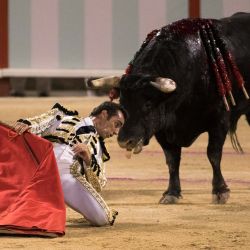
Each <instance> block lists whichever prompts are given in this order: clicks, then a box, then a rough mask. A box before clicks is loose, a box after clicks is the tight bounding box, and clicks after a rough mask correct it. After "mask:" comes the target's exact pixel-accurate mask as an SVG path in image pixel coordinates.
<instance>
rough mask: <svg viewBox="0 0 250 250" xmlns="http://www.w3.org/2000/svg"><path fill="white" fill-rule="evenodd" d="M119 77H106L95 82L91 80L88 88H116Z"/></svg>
mask: <svg viewBox="0 0 250 250" xmlns="http://www.w3.org/2000/svg"><path fill="white" fill-rule="evenodd" d="M120 80H121V76H107V77H103V78H99V79H95V80H91V81H90V82H91V84H90V87H94V88H103V87H117V86H118V83H119V81H120Z"/></svg>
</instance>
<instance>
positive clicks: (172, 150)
mask: <svg viewBox="0 0 250 250" xmlns="http://www.w3.org/2000/svg"><path fill="white" fill-rule="evenodd" d="M161 146H162V145H161ZM163 150H164V154H165V158H166V163H167V165H168V169H169V185H168V189H167V190H166V191H165V192H164V193H163V195H162V198H161V199H160V201H159V203H161V204H173V203H177V202H178V201H179V199H180V198H181V197H182V196H181V185H180V178H179V167H180V155H181V147H176V146H173V145H164V148H163Z"/></svg>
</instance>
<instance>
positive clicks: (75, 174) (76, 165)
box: [70, 161, 118, 225]
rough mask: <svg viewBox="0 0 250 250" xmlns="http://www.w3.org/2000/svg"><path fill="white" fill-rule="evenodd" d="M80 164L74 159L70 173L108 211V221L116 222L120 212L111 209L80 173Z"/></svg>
mask: <svg viewBox="0 0 250 250" xmlns="http://www.w3.org/2000/svg"><path fill="white" fill-rule="evenodd" d="M79 169H80V164H79V162H78V161H74V162H73V164H72V165H71V166H70V173H71V174H72V176H73V177H74V178H76V179H77V180H78V181H79V182H80V183H81V184H82V185H83V186H84V187H85V188H86V189H87V190H88V191H89V193H90V194H91V195H92V196H93V197H94V198H95V199H96V200H97V202H98V203H99V204H100V206H101V207H102V208H103V210H104V211H105V213H106V216H107V218H108V221H109V223H110V225H113V224H114V221H115V218H116V216H117V214H118V212H117V211H115V210H113V209H112V210H110V209H109V207H108V205H107V204H106V202H105V201H104V200H103V198H102V197H101V195H100V194H99V193H97V192H96V190H95V189H94V188H93V187H92V185H91V184H90V183H89V182H88V181H87V180H86V178H85V177H84V176H83V175H82V174H81V173H80V171H79Z"/></svg>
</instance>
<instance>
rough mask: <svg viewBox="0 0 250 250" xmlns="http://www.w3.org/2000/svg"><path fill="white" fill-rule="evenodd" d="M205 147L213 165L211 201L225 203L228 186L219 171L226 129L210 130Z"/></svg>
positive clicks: (227, 195) (228, 190) (227, 196)
mask: <svg viewBox="0 0 250 250" xmlns="http://www.w3.org/2000/svg"><path fill="white" fill-rule="evenodd" d="M208 134H209V141H208V147H207V156H208V159H209V161H210V163H211V165H212V167H213V180H212V185H213V189H212V195H213V203H216V204H225V203H226V202H227V200H228V199H229V193H230V189H229V188H228V186H227V184H226V182H225V180H224V178H223V175H222V173H221V167H220V164H221V157H222V149H223V145H224V142H225V139H226V131H222V130H220V131H218V130H217V131H212V132H211V131H210V132H209V133H208Z"/></svg>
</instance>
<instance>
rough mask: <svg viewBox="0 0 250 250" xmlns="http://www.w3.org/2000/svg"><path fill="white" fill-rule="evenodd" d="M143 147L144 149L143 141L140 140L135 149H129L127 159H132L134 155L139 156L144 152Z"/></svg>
mask: <svg viewBox="0 0 250 250" xmlns="http://www.w3.org/2000/svg"><path fill="white" fill-rule="evenodd" d="M142 147H143V139H140V140H139V141H138V142H137V144H136V145H135V147H133V148H127V153H126V157H127V158H131V155H132V154H139V153H140V152H141V151H142Z"/></svg>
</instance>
